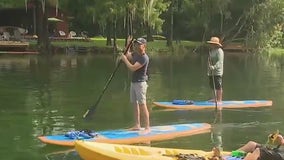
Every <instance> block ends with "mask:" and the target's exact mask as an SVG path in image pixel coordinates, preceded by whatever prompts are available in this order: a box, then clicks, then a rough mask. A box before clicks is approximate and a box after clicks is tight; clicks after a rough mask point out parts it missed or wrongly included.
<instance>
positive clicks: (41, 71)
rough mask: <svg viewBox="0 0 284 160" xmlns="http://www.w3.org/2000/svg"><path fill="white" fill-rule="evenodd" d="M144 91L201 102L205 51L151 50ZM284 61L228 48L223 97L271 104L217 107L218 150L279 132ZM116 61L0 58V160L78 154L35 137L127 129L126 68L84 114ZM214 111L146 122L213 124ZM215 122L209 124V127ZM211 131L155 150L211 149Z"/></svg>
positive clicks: (155, 112) (206, 94)
mask: <svg viewBox="0 0 284 160" xmlns="http://www.w3.org/2000/svg"><path fill="white" fill-rule="evenodd" d="M151 60H152V61H151V66H150V67H151V68H150V73H151V77H150V82H149V86H150V87H149V90H148V100H149V101H148V102H149V107H153V106H152V104H151V102H153V101H171V100H173V99H192V100H206V99H208V98H210V96H211V95H210V94H211V92H210V90H209V87H208V84H207V76H206V63H207V61H206V55H205V54H204V55H198V54H192V53H189V54H180V55H175V56H173V55H167V56H165V55H152V56H151ZM283 64H284V60H283V59H279V58H276V59H272V58H269V59H268V58H261V57H258V56H255V55H251V54H240V53H234V54H233V53H226V55H225V71H224V99H225V100H244V99H269V100H273V106H272V107H267V108H257V109H243V110H239V109H232V110H225V109H224V110H223V111H222V123H221V124H218V127H216V128H217V129H218V135H219V136H221V137H222V142H223V147H224V150H232V149H236V148H237V147H239V146H240V145H242V144H244V143H246V142H247V141H248V140H256V141H259V142H261V143H265V142H266V137H267V135H268V134H269V133H271V132H273V131H275V130H276V129H279V130H280V131H282V132H283V131H284V125H283V122H284V119H283V113H284V106H283V104H284V99H283V94H284V67H283ZM114 66H115V59H114V58H113V57H112V56H110V55H108V56H105V55H82V56H74V55H73V56H68V55H60V56H54V57H51V58H46V57H37V56H4V55H2V56H1V57H0V81H1V83H0V85H1V90H0V119H1V121H0V125H1V130H0V136H1V143H0V159H5V160H22V159H43V160H44V159H79V157H78V155H77V154H76V153H74V152H70V153H69V152H68V151H66V150H67V149H68V148H65V147H58V146H52V145H45V144H42V143H41V142H40V141H39V140H38V139H37V136H39V135H50V134H60V133H66V132H68V131H70V130H74V129H84V128H90V129H95V130H106V129H118V128H126V127H130V126H131V125H132V111H131V105H130V104H129V97H128V94H129V92H128V89H129V82H130V74H129V72H128V71H127V69H126V68H125V66H123V65H122V66H120V69H119V71H118V72H117V74H116V75H115V77H114V79H113V81H112V82H111V83H110V85H109V88H108V90H107V91H106V92H105V94H104V96H103V98H102V100H101V102H100V104H99V106H98V108H97V110H96V112H95V114H94V118H93V119H92V120H91V121H84V120H83V119H82V115H83V114H84V112H85V111H86V109H87V108H88V106H90V105H91V104H94V103H95V102H96V101H97V98H98V96H99V95H100V94H101V92H102V89H103V87H104V85H105V83H106V81H107V79H108V77H109V76H110V74H111V73H112V71H113V69H114ZM214 118H215V114H214V111H213V110H212V111H211V110H206V111H205V110H204V111H163V110H159V109H155V108H153V109H152V110H151V123H152V125H165V124H175V123H194V122H207V123H211V124H212V123H213V121H214ZM214 126H215V125H214ZM213 140H214V138H211V134H210V133H206V134H202V135H196V136H192V137H185V138H177V139H173V140H167V141H162V142H153V143H152V144H151V145H152V146H156V147H175V148H188V149H190V148H194V149H203V150H210V149H211V148H212V146H213V144H214V143H215V142H214V141H213Z"/></svg>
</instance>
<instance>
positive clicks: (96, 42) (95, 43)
mask: <svg viewBox="0 0 284 160" xmlns="http://www.w3.org/2000/svg"><path fill="white" fill-rule="evenodd" d="M51 44H52V45H53V46H57V47H68V46H81V47H98V48H102V49H103V48H112V46H106V38H103V37H92V38H90V41H82V42H81V41H73V42H72V41H71V42H70V41H65V42H64V41H53V42H52V43H51ZM124 44H125V39H117V45H118V47H119V48H123V46H124ZM166 44H167V41H166V40H154V41H153V42H148V43H147V50H148V51H158V52H168V51H170V50H171V48H169V47H168V46H167V45H166ZM198 45H200V42H193V41H179V42H178V43H177V42H176V41H173V48H177V47H180V46H182V47H185V48H195V47H196V46H198Z"/></svg>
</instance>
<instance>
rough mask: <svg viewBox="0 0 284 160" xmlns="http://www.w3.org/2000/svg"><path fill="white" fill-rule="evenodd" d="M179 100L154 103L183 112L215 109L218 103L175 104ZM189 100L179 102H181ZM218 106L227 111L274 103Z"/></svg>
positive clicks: (224, 103) (258, 102)
mask: <svg viewBox="0 0 284 160" xmlns="http://www.w3.org/2000/svg"><path fill="white" fill-rule="evenodd" d="M176 101H177V100H174V101H168V102H166V101H165V102H153V103H154V105H155V106H156V107H161V108H165V109H181V110H183V109H184V110H186V109H187V110H200V109H215V108H216V103H215V102H212V101H192V100H191V101H190V102H192V103H190V104H187V103H175V102H176ZM182 101H188V100H179V102H182ZM217 106H221V107H222V108H225V109H234V108H254V107H268V106H272V101H270V100H242V101H233V100H232V101H222V103H221V104H220V103H217Z"/></svg>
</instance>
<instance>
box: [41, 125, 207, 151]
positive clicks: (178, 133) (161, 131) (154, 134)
mask: <svg viewBox="0 0 284 160" xmlns="http://www.w3.org/2000/svg"><path fill="white" fill-rule="evenodd" d="M210 128H211V125H210V124H208V123H189V124H172V125H162V126H152V127H151V132H150V133H148V134H145V135H143V134H141V131H130V130H127V129H117V130H106V131H98V132H96V135H97V136H95V137H94V138H90V139H85V141H94V142H105V143H119V144H133V143H143V142H147V141H160V140H166V139H172V138H176V137H183V136H190V135H195V134H200V133H207V132H210ZM38 138H39V139H40V140H41V141H42V142H43V143H46V144H54V145H61V146H74V142H75V140H76V139H71V138H69V137H66V136H65V134H62V135H50V136H40V137H38Z"/></svg>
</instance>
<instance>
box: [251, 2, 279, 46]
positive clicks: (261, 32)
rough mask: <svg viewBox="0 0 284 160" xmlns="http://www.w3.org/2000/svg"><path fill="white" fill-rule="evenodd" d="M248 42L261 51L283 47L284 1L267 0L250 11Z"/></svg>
mask: <svg viewBox="0 0 284 160" xmlns="http://www.w3.org/2000/svg"><path fill="white" fill-rule="evenodd" d="M250 20H251V25H250V26H249V27H250V31H249V32H248V41H250V42H254V43H252V45H253V47H255V48H258V49H260V50H265V49H270V48H272V47H281V46H283V36H284V34H283V27H284V1H279V0H266V1H264V2H262V3H258V4H255V5H254V6H253V7H252V8H251V10H250Z"/></svg>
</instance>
